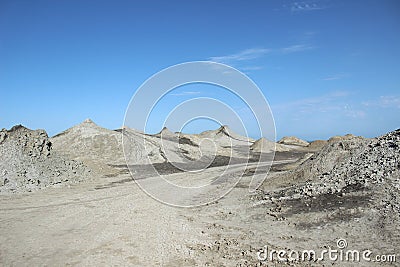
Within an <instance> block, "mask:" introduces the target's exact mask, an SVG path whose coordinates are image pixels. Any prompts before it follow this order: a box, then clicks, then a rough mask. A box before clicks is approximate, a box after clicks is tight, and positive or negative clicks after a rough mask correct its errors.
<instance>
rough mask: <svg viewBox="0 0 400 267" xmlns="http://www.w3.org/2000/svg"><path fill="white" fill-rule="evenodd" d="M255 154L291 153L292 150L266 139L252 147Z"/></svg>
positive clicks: (260, 140)
mask: <svg viewBox="0 0 400 267" xmlns="http://www.w3.org/2000/svg"><path fill="white" fill-rule="evenodd" d="M250 149H251V150H252V151H253V152H260V153H270V152H273V151H278V152H284V151H289V150H290V148H288V147H286V146H285V145H281V144H277V143H275V142H272V141H270V140H267V139H265V138H260V139H258V140H257V141H255V142H254V144H252V145H251V146H250Z"/></svg>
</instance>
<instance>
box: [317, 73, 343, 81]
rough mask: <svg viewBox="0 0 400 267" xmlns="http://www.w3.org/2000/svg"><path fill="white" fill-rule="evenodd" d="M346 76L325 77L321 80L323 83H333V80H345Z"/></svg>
mask: <svg viewBox="0 0 400 267" xmlns="http://www.w3.org/2000/svg"><path fill="white" fill-rule="evenodd" d="M347 76H348V75H347V74H335V75H331V76H328V77H325V78H323V79H322V80H324V81H334V80H340V79H343V78H345V77H347Z"/></svg>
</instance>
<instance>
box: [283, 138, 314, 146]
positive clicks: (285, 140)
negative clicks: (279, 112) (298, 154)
mask: <svg viewBox="0 0 400 267" xmlns="http://www.w3.org/2000/svg"><path fill="white" fill-rule="evenodd" d="M278 143H279V144H283V145H293V146H308V145H309V143H308V142H307V141H304V140H302V139H300V138H297V137H295V136H285V137H283V138H282V139H281V140H279V141H278Z"/></svg>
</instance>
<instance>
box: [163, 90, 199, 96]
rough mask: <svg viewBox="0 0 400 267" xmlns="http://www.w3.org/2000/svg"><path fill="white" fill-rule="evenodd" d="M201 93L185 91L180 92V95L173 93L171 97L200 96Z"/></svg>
mask: <svg viewBox="0 0 400 267" xmlns="http://www.w3.org/2000/svg"><path fill="white" fill-rule="evenodd" d="M200 93H201V92H200V91H184V92H179V93H172V94H170V95H172V96H189V95H198V94H200Z"/></svg>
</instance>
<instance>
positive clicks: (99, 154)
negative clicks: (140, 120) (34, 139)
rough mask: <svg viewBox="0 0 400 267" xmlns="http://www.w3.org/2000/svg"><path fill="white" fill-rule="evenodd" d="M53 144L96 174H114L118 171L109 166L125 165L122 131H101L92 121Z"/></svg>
mask: <svg viewBox="0 0 400 267" xmlns="http://www.w3.org/2000/svg"><path fill="white" fill-rule="evenodd" d="M51 141H52V143H53V147H54V150H55V151H57V152H59V153H62V154H63V155H66V156H68V157H70V158H72V159H76V160H80V161H83V162H84V163H85V164H86V165H88V166H90V167H91V168H92V169H93V170H94V171H95V173H97V174H114V173H115V172H117V171H118V170H116V169H115V168H114V167H112V166H110V165H121V164H124V163H125V158H124V154H123V149H122V137H121V131H113V130H108V129H105V128H102V127H100V126H98V125H97V124H95V123H94V122H93V121H92V120H90V119H86V120H85V121H83V122H82V123H80V124H78V125H76V126H74V127H72V128H69V129H67V130H65V131H63V132H62V133H60V134H57V135H55V136H53V137H52V138H51Z"/></svg>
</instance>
